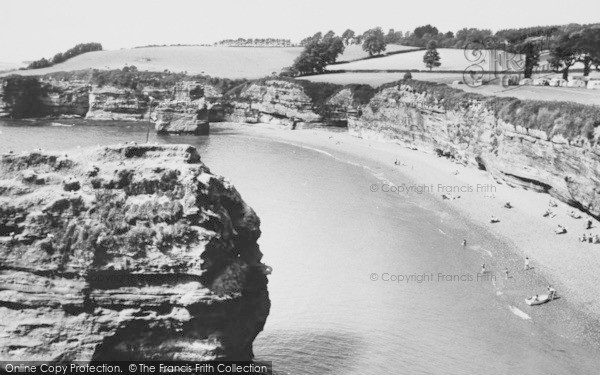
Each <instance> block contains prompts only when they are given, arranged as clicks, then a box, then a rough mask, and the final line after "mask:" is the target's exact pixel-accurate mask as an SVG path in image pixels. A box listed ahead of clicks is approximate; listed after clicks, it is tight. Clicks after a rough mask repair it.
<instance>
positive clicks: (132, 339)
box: [0, 145, 270, 361]
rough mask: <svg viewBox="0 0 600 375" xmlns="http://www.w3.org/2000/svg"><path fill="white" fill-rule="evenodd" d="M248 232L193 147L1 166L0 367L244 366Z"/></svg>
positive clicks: (249, 318)
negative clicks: (47, 363) (96, 363)
mask: <svg viewBox="0 0 600 375" xmlns="http://www.w3.org/2000/svg"><path fill="white" fill-rule="evenodd" d="M259 224H260V222H259V219H258V217H257V216H256V214H255V213H254V211H253V210H252V209H251V208H250V207H249V206H248V205H247V204H246V203H244V201H243V200H242V199H241V197H240V195H239V194H238V192H237V191H236V190H235V188H234V187H233V186H231V184H230V183H228V182H227V181H226V180H224V179H223V178H222V177H218V176H215V175H213V174H211V173H210V171H209V169H208V168H207V167H206V166H205V165H204V164H202V163H201V161H200V156H199V155H198V153H197V151H196V149H195V148H193V147H190V146H183V145H169V146H167V145H163V146H158V145H144V146H137V145H125V146H115V147H104V148H97V149H86V150H78V151H77V152H72V153H68V154H64V153H61V154H53V153H41V152H32V153H24V154H20V155H16V154H5V155H2V156H0V337H1V338H2V339H1V340H0V357H1V358H3V359H5V360H24V359H27V360H62V361H70V360H83V361H88V360H117V359H177V360H210V359H236V360H240V359H249V358H251V357H252V342H253V340H254V338H255V337H256V335H257V334H258V333H259V332H260V331H261V330H262V328H263V325H264V323H265V320H266V318H267V315H268V312H269V306H270V302H269V298H268V293H267V279H266V276H265V273H266V272H265V266H264V265H263V264H262V263H261V262H260V260H261V252H260V250H259V247H258V245H257V242H256V241H257V239H258V237H259V236H260V229H259Z"/></svg>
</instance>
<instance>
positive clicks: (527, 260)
mask: <svg viewBox="0 0 600 375" xmlns="http://www.w3.org/2000/svg"><path fill="white" fill-rule="evenodd" d="M529 269H531V267H529V257H525V271H528V270H529Z"/></svg>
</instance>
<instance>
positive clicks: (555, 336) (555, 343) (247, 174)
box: [0, 120, 600, 375]
mask: <svg viewBox="0 0 600 375" xmlns="http://www.w3.org/2000/svg"><path fill="white" fill-rule="evenodd" d="M60 122H61V123H63V124H67V125H71V124H74V126H71V127H63V126H52V123H51V122H43V121H36V122H4V123H2V122H0V132H1V133H0V152H5V151H7V150H15V151H20V150H30V149H34V148H40V147H41V148H44V149H68V148H73V147H76V146H82V147H83V146H88V145H96V144H111V143H118V142H124V141H132V140H134V141H138V142H143V141H145V137H146V128H145V125H143V124H142V125H140V124H128V123H101V124H102V125H95V126H90V125H89V123H88V125H86V123H85V122H83V121H70V120H66V121H65V120H62V121H60ZM54 125H57V124H56V123H55V124H54ZM150 141H151V142H154V141H157V142H161V143H190V144H193V145H195V146H197V147H198V148H199V150H200V153H201V155H202V159H203V161H204V162H205V163H206V164H207V165H208V166H209V167H210V168H211V170H212V171H213V172H214V173H217V174H221V175H224V176H226V177H227V178H228V179H229V180H231V181H232V182H233V183H234V184H235V186H236V187H237V189H238V190H239V191H240V193H241V194H242V196H243V197H244V199H245V200H246V202H248V203H249V204H250V205H251V206H252V207H253V208H254V209H255V210H256V211H257V213H258V215H259V216H260V218H261V221H262V232H263V235H262V237H261V239H260V245H261V249H262V251H263V253H264V254H265V256H264V262H265V263H267V264H269V265H270V266H272V267H273V269H274V271H273V274H272V275H271V276H270V282H269V291H270V295H271V300H272V310H271V314H270V316H269V319H268V322H267V325H266V327H265V330H264V332H262V333H261V334H260V335H259V337H258V338H257V340H256V341H255V346H254V348H255V349H254V350H255V354H256V356H257V358H258V359H262V360H270V361H273V366H274V369H275V371H276V372H277V373H280V374H346V375H348V374H475V373H485V374H597V373H598V371H599V369H600V356H599V353H598V351H596V349H593V348H592V347H591V346H590V347H588V346H585V345H583V344H580V343H579V342H578V341H574V339H573V338H572V337H569V335H568V334H561V333H560V332H557V331H556V330H552V329H548V328H547V327H546V325H545V324H542V323H543V322H542V323H540V322H539V321H538V320H537V317H536V316H535V315H534V314H531V311H528V310H525V309H524V308H523V307H521V309H522V310H519V309H517V308H516V307H514V306H512V305H511V303H510V302H507V300H506V299H505V298H504V297H503V296H501V295H500V293H499V290H501V289H502V282H503V281H502V277H503V276H502V275H501V274H498V273H496V274H494V276H496V280H493V279H487V280H486V279H483V280H480V281H477V280H476V279H475V280H473V281H462V282H461V281H454V282H449V281H446V282H440V281H439V280H438V273H442V274H448V275H471V276H472V277H474V278H476V274H477V273H478V272H479V267H480V265H481V263H482V259H483V260H484V261H486V262H487V263H488V264H491V265H493V264H494V260H493V259H487V260H486V258H485V257H487V256H488V255H486V253H488V252H487V251H486V249H489V250H494V249H497V248H501V247H505V246H506V244H503V243H502V242H500V241H499V240H496V239H494V238H491V237H490V236H489V235H488V234H486V233H485V232H484V231H482V230H480V229H479V228H477V227H474V226H473V225H471V224H470V223H468V222H465V221H464V220H463V219H461V218H460V217H457V216H453V213H451V212H447V211H445V209H444V208H443V207H440V206H438V203H436V202H435V201H433V200H432V199H430V198H428V197H427V196H425V195H411V196H399V195H395V194H384V193H381V192H376V193H373V192H371V191H370V186H371V185H372V184H374V183H379V182H380V181H381V179H382V178H383V177H382V176H384V175H385V173H386V171H385V170H383V169H381V167H378V166H376V165H369V163H368V162H367V161H364V160H359V159H354V160H344V159H339V158H333V157H331V156H330V155H328V154H326V153H324V152H320V150H315V149H310V148H306V147H298V146H296V145H292V144H286V143H281V142H277V141H274V140H269V139H265V138H260V137H255V136H250V135H248V133H247V132H243V131H239V130H238V129H237V128H236V127H235V126H220V127H216V128H215V131H213V133H212V134H211V135H210V136H206V137H191V136H189V137H188V136H172V137H157V136H156V135H154V134H151V135H150ZM466 233H469V238H470V242H472V243H477V244H478V245H477V246H476V247H475V250H466V249H464V248H463V247H462V246H461V245H460V240H461V239H462V238H463V237H465V236H466ZM477 249H479V250H481V251H477ZM488 254H489V253H488ZM431 273H433V274H434V277H433V281H429V280H427V279H422V280H423V282H421V283H418V282H417V281H416V279H413V281H410V282H406V281H404V282H400V283H397V282H393V281H389V279H391V278H392V276H391V275H415V276H416V275H423V274H426V275H429V274H431ZM386 274H388V275H386ZM415 276H413V277H415ZM375 278H377V280H374V279H375ZM386 280H388V281H386ZM532 316H533V318H532V319H530V318H531V317H532Z"/></svg>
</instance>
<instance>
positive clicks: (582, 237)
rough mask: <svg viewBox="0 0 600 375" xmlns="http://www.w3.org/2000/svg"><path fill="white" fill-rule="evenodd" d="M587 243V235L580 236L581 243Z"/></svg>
mask: <svg viewBox="0 0 600 375" xmlns="http://www.w3.org/2000/svg"><path fill="white" fill-rule="evenodd" d="M586 241H587V237H586V235H585V233H584V234H582V235H581V236H579V242H586Z"/></svg>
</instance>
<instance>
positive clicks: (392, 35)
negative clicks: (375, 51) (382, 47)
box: [385, 29, 396, 44]
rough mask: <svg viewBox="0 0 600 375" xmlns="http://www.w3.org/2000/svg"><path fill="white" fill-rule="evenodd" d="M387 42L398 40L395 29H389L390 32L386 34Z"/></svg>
mask: <svg viewBox="0 0 600 375" xmlns="http://www.w3.org/2000/svg"><path fill="white" fill-rule="evenodd" d="M385 42H386V43H387V44H390V43H394V42H396V32H395V31H394V29H389V31H388V33H387V34H386V36H385Z"/></svg>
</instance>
